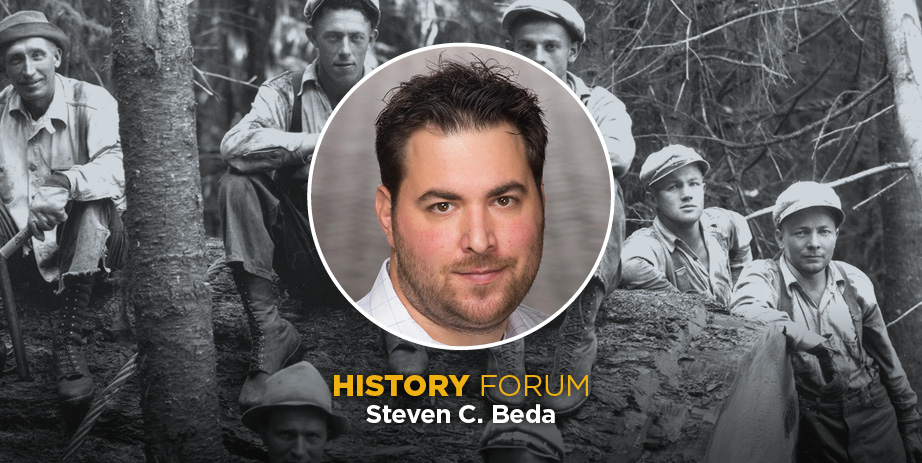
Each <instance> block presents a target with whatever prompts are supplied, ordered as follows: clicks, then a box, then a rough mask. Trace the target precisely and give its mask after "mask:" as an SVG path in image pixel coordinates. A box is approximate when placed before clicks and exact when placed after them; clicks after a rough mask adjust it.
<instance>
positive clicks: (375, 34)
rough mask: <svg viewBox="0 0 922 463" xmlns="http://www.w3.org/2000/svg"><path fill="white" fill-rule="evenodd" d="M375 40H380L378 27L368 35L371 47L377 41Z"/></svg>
mask: <svg viewBox="0 0 922 463" xmlns="http://www.w3.org/2000/svg"><path fill="white" fill-rule="evenodd" d="M375 40H378V30H377V29H373V30H372V31H371V35H369V36H368V46H369V47H370V46H371V45H372V44H373V43H375Z"/></svg>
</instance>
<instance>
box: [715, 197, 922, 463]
mask: <svg viewBox="0 0 922 463" xmlns="http://www.w3.org/2000/svg"><path fill="white" fill-rule="evenodd" d="M772 218H773V219H774V223H775V227H776V229H777V230H776V231H775V238H776V239H777V241H778V244H779V246H780V247H781V251H782V252H781V255H780V256H779V257H778V258H777V259H769V260H757V261H754V262H752V263H751V264H749V265H748V266H747V267H746V268H745V269H744V270H743V272H742V274H741V275H740V278H739V281H738V282H737V284H736V287H735V288H734V290H733V297H732V301H731V304H730V307H731V311H732V313H733V314H736V315H741V316H744V317H748V318H754V319H757V320H763V321H768V322H777V325H778V326H780V328H781V329H782V330H783V331H784V334H785V336H786V337H787V340H788V348H789V349H788V350H789V351H790V352H791V363H792V366H793V369H794V382H795V386H796V389H797V395H798V402H799V404H800V431H799V432H800V434H799V436H798V440H797V444H796V455H797V462H798V463H804V462H868V463H871V462H884V461H886V462H901V461H910V462H922V438H920V435H919V431H918V428H919V419H920V417H919V413H918V411H917V410H916V394H915V393H914V392H913V390H912V388H911V387H910V385H909V381H908V380H907V379H906V373H905V372H904V371H903V367H902V365H901V364H900V360H899V358H897V356H896V352H895V351H894V350H893V346H892V345H891V344H890V337H889V336H888V335H887V328H886V326H885V325H884V320H883V317H882V316H881V313H880V308H879V307H878V305H877V298H876V296H875V295H874V287H873V285H872V284H871V281H870V280H869V279H868V277H867V276H866V275H865V274H864V273H863V272H862V271H861V270H858V269H857V268H855V267H853V266H851V265H849V264H846V263H845V262H840V261H834V260H832V255H833V252H834V251H835V246H836V238H837V237H838V236H839V227H840V226H841V225H842V222H843V221H844V220H845V213H844V212H843V211H842V205H841V202H840V200H839V197H838V196H837V195H836V193H835V192H834V191H833V190H832V188H830V187H829V186H826V185H822V184H819V183H815V182H799V183H795V184H794V185H791V186H790V187H789V188H788V189H787V190H785V191H784V192H783V193H781V195H780V196H778V199H777V201H776V203H775V210H774V213H773V216H772Z"/></svg>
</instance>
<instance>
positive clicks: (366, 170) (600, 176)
mask: <svg viewBox="0 0 922 463" xmlns="http://www.w3.org/2000/svg"><path fill="white" fill-rule="evenodd" d="M440 55H441V56H442V57H443V59H445V58H450V59H454V60H458V61H471V60H472V59H473V56H477V57H479V58H480V59H483V60H486V59H489V58H493V59H496V60H497V61H498V62H499V63H500V64H502V65H505V66H509V67H511V68H512V69H514V70H515V71H516V73H517V74H518V77H517V80H518V82H519V83H521V84H522V85H524V86H525V87H528V88H531V89H533V90H534V91H535V92H536V93H537V94H538V96H539V98H540V100H541V107H542V109H543V110H544V111H545V116H546V118H547V122H548V131H549V146H548V151H547V164H546V166H545V170H544V188H545V194H546V195H547V205H546V218H545V220H546V225H545V227H546V229H545V241H544V256H543V258H542V260H541V267H540V270H539V272H538V276H537V277H536V279H535V283H534V285H533V286H532V288H531V291H530V292H529V294H528V296H526V298H525V301H524V303H525V304H526V305H528V306H530V307H533V308H535V309H538V310H541V311H544V312H547V313H554V312H556V311H557V310H558V309H560V308H562V307H563V306H564V305H565V304H566V303H567V302H568V301H569V300H571V299H572V297H573V296H574V295H575V294H576V293H577V291H578V290H579V289H580V288H581V287H582V285H583V283H584V282H585V281H586V279H587V277H588V276H589V274H590V272H591V270H592V269H593V266H594V265H595V263H596V261H597V259H598V257H599V254H600V252H601V250H602V245H603V244H604V243H605V238H606V231H607V227H608V220H609V214H610V207H611V181H610V173H609V172H610V168H609V164H608V155H607V154H606V152H605V150H604V147H603V144H602V141H601V140H600V139H599V136H598V134H597V132H596V130H595V127H594V125H593V122H592V120H591V118H590V117H589V116H588V115H587V114H586V113H585V112H584V111H583V107H582V104H581V103H580V102H579V101H578V100H577V99H576V98H575V96H573V94H572V93H571V92H569V90H568V89H567V88H566V87H565V86H564V85H563V84H562V83H561V82H559V81H558V80H557V79H556V78H555V77H554V76H552V75H550V74H547V73H545V72H544V70H543V69H541V68H539V67H538V66H537V65H535V64H534V63H532V62H531V61H528V60H527V59H525V58H522V57H519V56H518V55H513V54H511V53H509V52H504V51H502V50H499V49H495V48H480V47H473V46H458V45H454V46H451V47H450V48H444V47H437V48H435V47H434V48H429V49H424V50H422V51H420V52H417V53H415V54H412V55H409V56H407V55H403V56H401V57H398V58H395V59H394V60H392V61H391V62H388V63H385V64H384V65H382V68H381V69H378V70H377V71H376V72H375V73H374V74H373V75H372V76H371V77H370V78H368V79H366V80H364V81H363V82H362V83H361V84H360V85H358V86H357V87H356V88H355V89H354V90H353V92H352V93H351V94H350V95H349V96H348V97H347V98H346V99H345V100H343V101H342V102H341V103H340V105H339V107H338V109H337V110H336V112H335V113H334V115H333V117H332V118H331V119H330V121H329V123H328V124H329V125H328V126H327V128H326V132H324V135H323V137H322V139H321V142H320V146H319V147H318V149H317V150H316V152H315V154H314V160H313V171H312V172H311V189H310V192H309V198H310V201H311V203H310V204H311V214H312V220H313V225H314V232H315V236H316V239H317V242H318V244H319V246H320V250H321V252H322V254H323V257H324V259H325V261H326V263H327V265H328V267H329V269H330V271H331V272H332V273H333V276H334V277H335V278H336V280H337V281H338V282H339V284H340V286H341V287H342V288H343V290H345V291H346V293H347V294H348V295H349V297H350V298H352V300H353V301H358V300H359V299H361V298H362V297H363V296H365V294H366V293H367V292H368V291H369V290H371V286H372V284H373V283H374V281H375V277H376V275H377V273H378V270H379V269H380V268H381V264H382V263H383V262H384V259H386V258H387V257H388V256H389V254H390V246H388V244H387V240H386V239H385V237H384V232H383V231H382V230H381V227H380V225H379V224H378V220H377V216H376V215H375V211H374V199H375V189H376V188H377V187H378V185H380V184H381V178H380V175H379V172H378V162H377V159H376V158H375V150H374V136H375V133H374V120H375V118H376V117H377V115H378V112H380V111H381V109H383V108H384V101H383V98H384V96H385V94H386V93H387V92H388V91H389V90H390V89H392V88H394V87H395V86H397V85H398V84H399V83H400V82H403V81H405V80H408V79H409V78H410V77H411V76H413V75H416V74H422V73H426V72H427V69H428V67H429V66H431V65H432V63H434V62H437V61H438V59H439V56H440Z"/></svg>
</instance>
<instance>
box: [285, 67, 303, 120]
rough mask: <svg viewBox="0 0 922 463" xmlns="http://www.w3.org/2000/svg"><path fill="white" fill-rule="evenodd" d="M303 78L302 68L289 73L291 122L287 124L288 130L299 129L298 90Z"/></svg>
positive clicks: (299, 107)
mask: <svg viewBox="0 0 922 463" xmlns="http://www.w3.org/2000/svg"><path fill="white" fill-rule="evenodd" d="M303 78H304V69H301V70H300V71H297V72H295V73H294V74H292V75H291V91H292V93H293V94H292V95H291V123H289V124H288V131H289V132H300V131H301V98H300V96H299V95H298V92H299V91H300V90H301V79H303Z"/></svg>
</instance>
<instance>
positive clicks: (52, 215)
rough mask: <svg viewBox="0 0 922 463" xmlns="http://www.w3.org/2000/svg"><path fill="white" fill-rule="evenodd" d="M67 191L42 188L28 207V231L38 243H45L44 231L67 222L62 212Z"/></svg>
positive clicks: (67, 194) (65, 214)
mask: <svg viewBox="0 0 922 463" xmlns="http://www.w3.org/2000/svg"><path fill="white" fill-rule="evenodd" d="M68 196H69V191H68V190H67V189H65V188H61V187H58V186H43V187H40V188H39V189H38V192H37V193H35V196H34V197H32V203H31V204H30V205H29V221H28V226H29V231H31V232H32V236H34V237H35V238H36V239H38V240H39V241H45V233H44V232H45V230H51V229H53V228H54V227H55V226H57V225H58V224H59V223H61V222H64V221H65V220H67V213H66V212H64V208H65V206H67V199H68Z"/></svg>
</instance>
